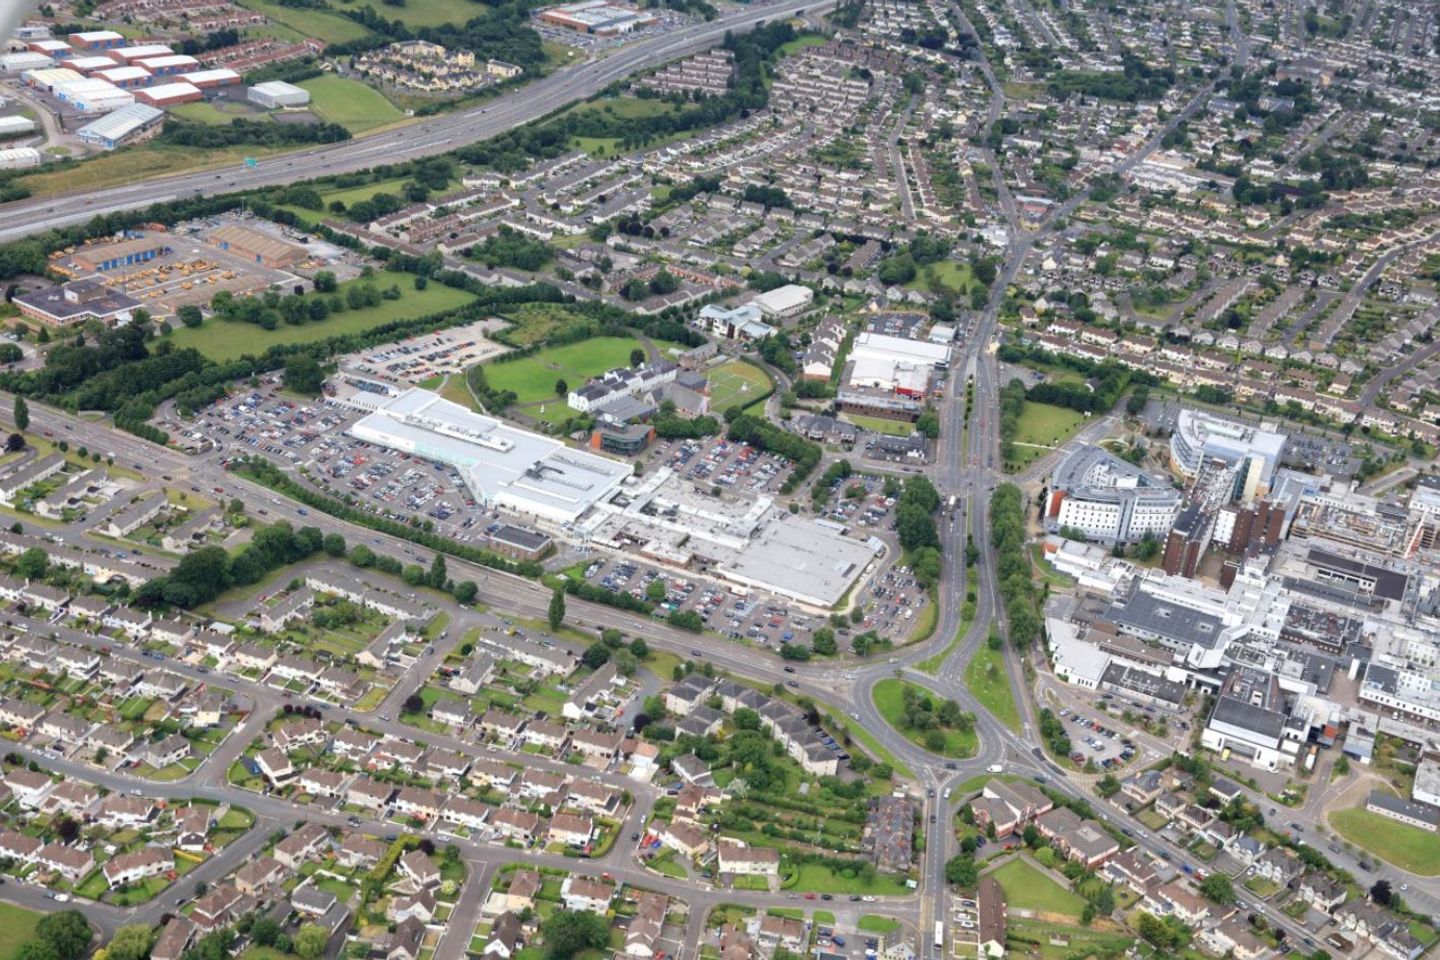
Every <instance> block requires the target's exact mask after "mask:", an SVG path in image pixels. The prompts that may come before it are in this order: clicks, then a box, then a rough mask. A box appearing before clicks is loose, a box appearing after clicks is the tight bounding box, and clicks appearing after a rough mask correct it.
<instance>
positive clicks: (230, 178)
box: [0, 0, 836, 242]
mask: <svg viewBox="0 0 1440 960" xmlns="http://www.w3.org/2000/svg"><path fill="white" fill-rule="evenodd" d="M835 3H836V0H777V2H774V3H769V4H764V5H760V4H756V5H753V6H750V7H748V8H745V9H741V10H739V11H736V12H734V13H729V14H726V15H724V16H722V17H718V18H716V19H715V20H712V21H710V22H708V23H697V24H694V25H692V26H688V27H683V28H681V29H678V30H669V31H666V32H665V33H663V34H660V35H658V36H654V37H647V38H646V39H643V40H638V41H636V42H634V43H629V44H626V45H625V46H623V47H621V48H620V49H618V50H616V51H614V52H613V53H609V54H608V55H605V56H600V57H592V58H590V59H587V60H585V61H584V62H582V63H578V64H575V65H574V66H567V67H562V68H560V69H559V70H556V71H555V72H554V73H552V74H550V75H549V76H547V77H544V78H543V79H540V80H537V81H535V82H534V83H531V84H527V85H526V86H524V87H522V88H520V89H518V90H516V91H514V92H513V93H508V94H505V95H503V96H501V97H498V98H496V99H495V100H492V101H489V102H488V103H487V104H486V105H484V106H480V107H472V108H470V109H467V110H460V111H456V112H454V113H447V114H443V115H441V116H437V117H432V118H427V119H425V120H420V121H417V122H414V123H407V124H403V125H400V126H396V127H392V128H389V129H386V130H383V131H381V132H379V133H376V134H374V135H373V136H368V137H357V138H355V139H353V140H348V141H346V142H344V143H336V144H328V145H325V146H319V147H313V148H311V149H308V150H302V151H298V152H296V153H287V154H283V155H281V156H278V157H275V158H273V159H266V160H263V161H261V162H259V163H258V164H256V165H255V166H253V167H251V166H246V165H245V164H243V163H239V164H232V165H230V166H225V167H219V168H211V169H208V170H203V171H196V172H192V173H182V174H176V175H174V176H169V177H159V178H156V179H151V180H141V181H137V182H135V183H129V184H124V185H121V186H114V187H107V188H106V189H105V190H104V192H103V193H102V194H100V195H98V196H97V195H96V194H95V193H94V192H93V191H79V192H76V193H71V194H66V195H63V196H58V197H40V198H35V199H27V200H17V201H15V202H13V203H6V204H0V242H8V241H11V240H18V239H21V238H24V237H27V236H30V235H31V234H34V233H39V232H41V231H43V230H47V229H50V228H53V227H64V226H70V225H72V224H76V223H82V222H84V221H86V220H89V219H90V218H91V217H94V216H96V215H97V214H108V213H116V212H118V211H122V210H134V209H137V208H141V207H146V206H149V205H150V204H152V203H163V202H166V201H170V200H179V199H183V198H188V197H195V196H213V195H216V194H222V193H232V192H239V191H243V190H254V189H256V188H259V187H270V186H276V185H278V184H286V183H294V182H296V181H299V180H309V179H313V178H315V177H320V176H326V175H329V174H336V173H351V172H354V171H357V170H366V169H369V168H371V167H375V166H379V165H381V164H386V163H400V162H402V161H405V160H415V159H418V158H421V157H428V156H434V155H435V154H440V153H446V152H449V151H451V150H455V149H458V148H460V147H463V146H465V145H467V144H470V143H475V142H477V141H480V140H487V139H489V138H491V137H494V136H497V135H499V134H502V133H505V132H506V131H508V130H512V129H514V128H515V127H518V126H521V125H523V124H526V123H529V122H530V121H532V120H538V119H540V118H541V117H544V116H546V115H548V114H551V113H553V112H555V111H557V110H559V109H561V108H562V107H565V106H567V105H568V104H570V103H573V102H575V101H578V100H584V99H585V98H587V97H591V96H594V95H595V94H597V93H599V92H600V91H601V90H603V89H605V88H606V87H607V86H609V85H610V84H612V83H615V82H616V81H618V80H622V79H624V78H625V77H628V76H630V75H631V74H632V73H635V72H637V71H641V70H647V69H650V68H652V67H657V66H659V65H661V64H663V63H667V62H669V61H671V60H676V59H679V58H681V57H685V56H689V55H690V54H692V53H699V52H701V51H702V50H706V49H709V48H710V47H712V46H714V45H715V44H716V43H718V42H720V41H721V40H722V39H723V38H724V36H725V34H727V33H743V32H745V31H746V30H749V29H751V28H753V27H754V26H755V25H756V24H757V23H760V22H762V21H765V22H768V21H773V20H775V19H777V18H781V19H783V18H786V17H789V16H792V15H798V14H802V13H807V12H808V13H814V12H816V11H822V10H829V9H831V8H833V7H834V6H835Z"/></svg>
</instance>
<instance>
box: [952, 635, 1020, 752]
mask: <svg viewBox="0 0 1440 960" xmlns="http://www.w3.org/2000/svg"><path fill="white" fill-rule="evenodd" d="M965 686H967V687H969V688H970V692H971V693H973V694H975V697H976V699H978V700H979V701H980V705H981V706H983V707H984V708H985V709H986V710H988V711H990V712H991V713H992V714H994V715H995V717H996V718H997V719H999V721H1000V722H1001V723H1003V724H1005V726H1007V727H1009V728H1010V729H1011V730H1013V731H1015V732H1016V733H1019V732H1020V709H1019V707H1017V706H1016V705H1015V693H1014V691H1013V690H1011V689H1010V675H1009V674H1008V673H1007V672H1006V670H1005V651H1004V649H1003V648H1002V649H1000V650H995V649H992V648H991V646H990V644H988V643H986V644H982V645H981V647H980V649H979V650H977V651H976V652H975V656H974V657H973V658H972V659H971V660H970V663H969V665H968V666H966V668H965Z"/></svg>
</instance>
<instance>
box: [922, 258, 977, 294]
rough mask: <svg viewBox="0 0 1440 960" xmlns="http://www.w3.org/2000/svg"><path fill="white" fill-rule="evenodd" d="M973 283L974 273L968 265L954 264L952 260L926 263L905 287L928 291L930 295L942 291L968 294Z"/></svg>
mask: <svg viewBox="0 0 1440 960" xmlns="http://www.w3.org/2000/svg"><path fill="white" fill-rule="evenodd" d="M974 282H975V276H974V271H973V270H971V268H970V264H968V263H956V262H955V261H954V260H940V261H938V262H936V263H928V264H926V265H925V266H923V267H921V268H920V272H919V273H917V274H916V275H915V279H914V280H911V281H910V282H909V283H907V284H905V286H907V287H909V288H910V289H912V290H929V291H930V292H931V293H940V292H942V291H944V290H951V291H958V292H959V293H968V292H969V290H970V286H971V284H973V283H974Z"/></svg>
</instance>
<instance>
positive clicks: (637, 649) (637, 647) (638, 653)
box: [630, 637, 650, 660]
mask: <svg viewBox="0 0 1440 960" xmlns="http://www.w3.org/2000/svg"><path fill="white" fill-rule="evenodd" d="M630 652H631V653H633V654H635V658H636V659H637V660H644V659H645V658H646V657H648V656H650V644H648V643H646V642H645V640H644V638H643V637H636V638H635V639H634V640H631V641H630Z"/></svg>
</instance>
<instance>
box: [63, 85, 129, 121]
mask: <svg viewBox="0 0 1440 960" xmlns="http://www.w3.org/2000/svg"><path fill="white" fill-rule="evenodd" d="M50 92H51V93H53V94H54V95H55V97H56V99H58V100H59V101H60V102H61V103H67V104H69V105H70V106H71V108H73V109H74V110H77V111H79V112H80V113H108V112H109V111H111V110H118V109H119V108H120V107H126V106H129V105H130V104H132V103H134V102H135V95H134V94H133V93H131V92H130V91H128V90H121V89H120V88H119V87H117V86H115V84H113V83H110V82H109V81H107V80H101V79H100V78H99V77H80V78H79V79H76V80H67V81H65V82H62V83H55V84H53V85H52V86H51V88H50Z"/></svg>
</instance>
